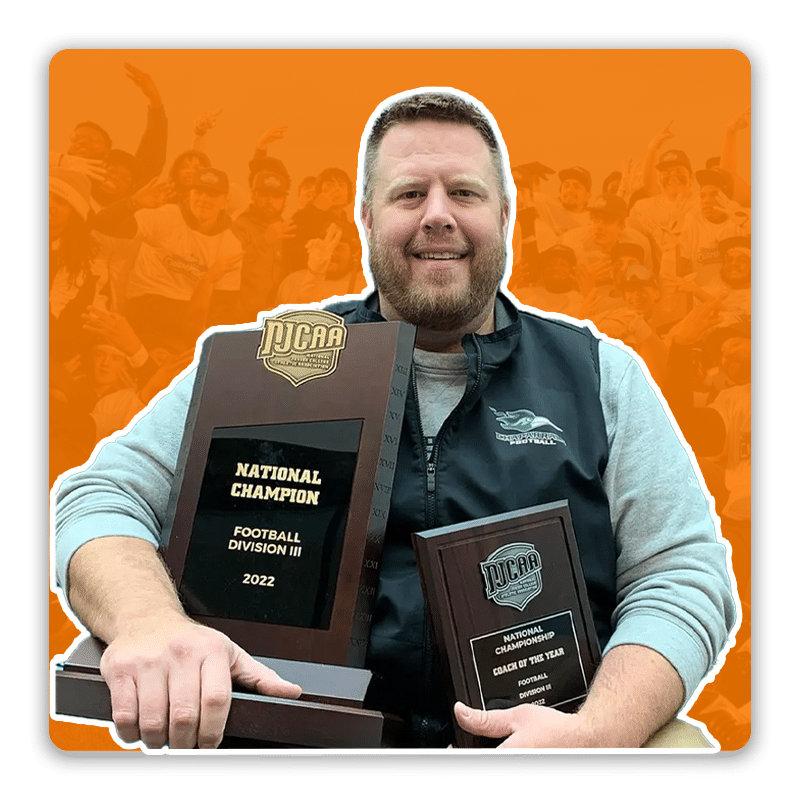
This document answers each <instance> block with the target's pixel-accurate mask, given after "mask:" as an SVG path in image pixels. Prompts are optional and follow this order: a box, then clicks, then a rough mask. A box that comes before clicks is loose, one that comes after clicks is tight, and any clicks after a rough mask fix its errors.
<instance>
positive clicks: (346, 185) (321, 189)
mask: <svg viewBox="0 0 800 800" xmlns="http://www.w3.org/2000/svg"><path fill="white" fill-rule="evenodd" d="M352 202H353V185H352V183H351V181H350V178H349V176H348V175H347V173H346V172H345V171H344V170H342V169H339V168H338V167H328V168H327V169H323V170H322V172H320V174H319V175H318V176H317V182H316V187H315V194H314V199H313V200H311V202H308V203H306V204H305V206H303V207H302V208H300V209H299V210H298V211H296V212H295V214H294V216H293V217H292V221H293V222H294V223H295V225H296V226H297V227H296V230H295V235H294V238H293V240H292V243H291V245H290V246H289V247H287V248H286V253H285V257H286V266H287V270H288V272H295V271H297V270H303V269H305V268H306V266H307V263H308V252H307V250H306V244H308V242H310V241H311V240H312V239H323V238H324V237H325V234H326V232H327V231H328V229H329V227H330V226H331V225H332V224H333V225H336V227H337V228H339V229H340V230H341V232H342V240H343V241H345V242H352V241H357V240H358V230H357V229H356V226H355V223H354V222H353V220H352V216H351V209H352Z"/></svg>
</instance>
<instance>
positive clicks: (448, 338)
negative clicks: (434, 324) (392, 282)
mask: <svg viewBox="0 0 800 800" xmlns="http://www.w3.org/2000/svg"><path fill="white" fill-rule="evenodd" d="M378 301H379V303H380V312H381V314H382V315H383V316H384V318H385V319H387V320H389V321H390V322H395V321H396V322H406V321H407V320H404V319H403V318H402V317H401V316H400V315H399V314H398V313H397V312H396V311H395V310H394V308H392V306H390V305H389V303H387V302H386V300H385V299H384V298H383V297H381V295H380V292H379V293H378ZM494 303H495V298H494V297H492V300H491V302H490V303H488V304H487V305H486V307H485V308H484V309H483V310H482V311H481V313H480V314H478V316H476V317H474V318H473V319H472V320H470V321H469V322H468V323H467V324H465V325H463V326H461V327H460V328H457V329H456V330H451V331H432V330H429V329H427V328H421V327H417V338H416V342H415V346H416V347H418V348H419V349H420V350H427V351H428V352H431V353H460V352H463V350H464V348H463V346H462V345H461V340H462V339H463V338H464V336H467V335H469V334H470V333H478V334H481V335H483V334H487V333H492V332H493V331H494V328H495V324H494Z"/></svg>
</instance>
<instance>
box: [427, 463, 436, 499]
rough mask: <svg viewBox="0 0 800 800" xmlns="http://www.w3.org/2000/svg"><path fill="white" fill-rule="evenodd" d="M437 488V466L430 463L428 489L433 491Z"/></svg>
mask: <svg viewBox="0 0 800 800" xmlns="http://www.w3.org/2000/svg"><path fill="white" fill-rule="evenodd" d="M435 490H436V467H435V466H434V465H433V464H428V491H429V492H431V493H433V492H434V491H435Z"/></svg>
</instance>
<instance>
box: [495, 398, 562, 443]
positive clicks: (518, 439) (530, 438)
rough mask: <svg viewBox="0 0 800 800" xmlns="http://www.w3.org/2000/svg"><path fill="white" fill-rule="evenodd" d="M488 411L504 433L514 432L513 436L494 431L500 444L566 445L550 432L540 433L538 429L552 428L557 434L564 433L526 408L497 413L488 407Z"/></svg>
mask: <svg viewBox="0 0 800 800" xmlns="http://www.w3.org/2000/svg"><path fill="white" fill-rule="evenodd" d="M489 409H490V411H491V412H492V413H493V414H494V415H495V417H497V422H498V424H499V425H500V427H501V428H502V429H503V430H504V431H516V433H514V434H503V433H497V432H496V431H495V434H494V435H495V437H496V438H497V439H498V440H499V441H501V442H508V443H509V444H545V445H555V444H558V443H561V444H563V445H566V444H567V443H566V442H565V441H564V440H563V439H562V438H561V437H560V436H559V435H558V434H557V433H553V432H552V431H540V430H539V428H548V427H549V428H554V429H555V430H557V431H559V433H564V431H563V430H562V429H561V428H559V427H558V425H554V424H553V423H552V422H550V420H549V419H547V417H540V416H539V415H538V414H535V413H534V412H533V411H530V410H529V409H527V408H520V409H518V410H517V411H497V409H494V408H492V407H491V406H489Z"/></svg>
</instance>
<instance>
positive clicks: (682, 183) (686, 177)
mask: <svg viewBox="0 0 800 800" xmlns="http://www.w3.org/2000/svg"><path fill="white" fill-rule="evenodd" d="M658 179H659V181H660V182H661V188H662V189H663V190H664V194H665V195H666V196H667V197H669V198H670V199H673V200H674V199H675V198H676V197H677V196H678V195H679V194H688V193H689V191H690V190H691V185H692V173H691V172H690V171H689V170H688V169H686V167H683V166H677V167H667V168H666V169H662V170H660V171H659V173H658Z"/></svg>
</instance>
